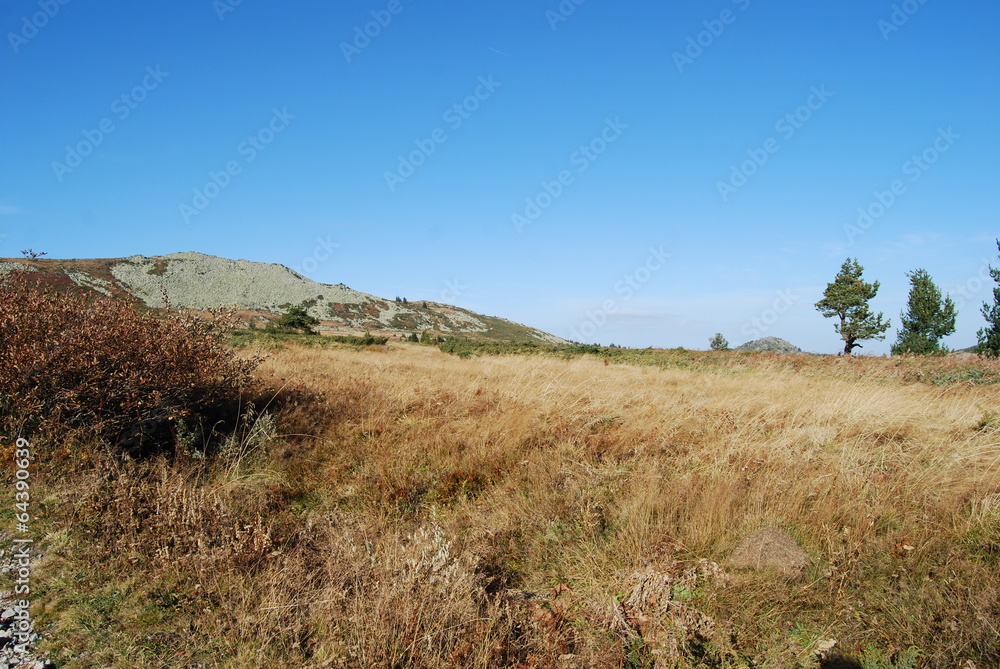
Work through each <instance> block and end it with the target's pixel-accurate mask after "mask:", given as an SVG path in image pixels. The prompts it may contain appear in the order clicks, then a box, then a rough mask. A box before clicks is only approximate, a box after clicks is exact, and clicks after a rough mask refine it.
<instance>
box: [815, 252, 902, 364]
mask: <svg viewBox="0 0 1000 669" xmlns="http://www.w3.org/2000/svg"><path fill="white" fill-rule="evenodd" d="M863 271H864V267H862V266H861V265H860V264H858V260H857V258H848V259H847V260H845V261H844V264H843V265H841V267H840V271H839V272H837V276H836V277H835V278H834V280H833V282H832V283H829V284H827V286H826V290H825V291H823V299H822V300H820V301H819V302H817V303H816V309H818V310H819V312H820V313H821V314H823V316H824V317H825V318H832V317H833V316H836V317H837V318H838V319H839V320H840V322H839V323H836V324H834V326H833V329H834V330H835V331H836V332H837V334H839V335H840V338H841V339H843V340H844V355H851V352H852V351H853V350H854V349H856V348H861V344H859V343H858V342H859V341H864V340H866V339H878V340H882V339H885V331H886V330H888V329H889V326H890V321H883V320H882V314H881V313H879V314H873V313H872V312H871V311H870V310H869V307H868V302H869V301H870V300H871V299H872V298H874V297H875V295H876V294H877V293H878V289H879V282H878V281H876V282H875V283H865V282H864V281H862V280H861V273H862V272H863Z"/></svg>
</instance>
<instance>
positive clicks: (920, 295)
mask: <svg viewBox="0 0 1000 669" xmlns="http://www.w3.org/2000/svg"><path fill="white" fill-rule="evenodd" d="M906 276H908V277H910V297H909V300H908V301H907V304H906V311H905V312H903V313H902V314H900V318H901V319H902V322H903V326H902V327H901V328H900V330H899V333H898V334H897V336H896V343H895V344H893V345H892V349H891V350H892V354H893V355H900V354H902V353H914V354H916V355H932V354H935V353H946V352H947V349H946V348H943V347H942V346H941V344H940V343H939V340H940V339H941V337H947V336H948V335H950V334H952V333H953V332H954V331H955V303H954V302H953V301H952V299H951V298H950V297H945V298H943V299H942V297H941V290H940V289H939V288H938V287H937V286H936V285H934V281H933V280H932V279H931V275H930V274H928V273H927V270H925V269H918V270H914V271H913V272H909V273H907V275H906Z"/></svg>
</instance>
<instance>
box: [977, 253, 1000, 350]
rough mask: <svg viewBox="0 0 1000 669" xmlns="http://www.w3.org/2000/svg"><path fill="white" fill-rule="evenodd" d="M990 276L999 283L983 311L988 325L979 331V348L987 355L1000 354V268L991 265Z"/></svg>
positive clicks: (984, 305)
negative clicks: (991, 302)
mask: <svg viewBox="0 0 1000 669" xmlns="http://www.w3.org/2000/svg"><path fill="white" fill-rule="evenodd" d="M997 250H998V251H1000V239H998V240H997ZM990 276H992V277H993V280H994V281H995V282H996V283H997V284H998V285H997V286H994V287H993V304H990V303H989V302H985V303H984V304H983V309H982V313H983V316H984V317H985V318H986V327H985V328H983V329H982V330H980V331H979V333H978V335H979V346H978V347H977V350H978V351H979V352H980V353H982V354H985V355H991V356H1000V269H998V268H996V267H993V266H992V265H991V266H990Z"/></svg>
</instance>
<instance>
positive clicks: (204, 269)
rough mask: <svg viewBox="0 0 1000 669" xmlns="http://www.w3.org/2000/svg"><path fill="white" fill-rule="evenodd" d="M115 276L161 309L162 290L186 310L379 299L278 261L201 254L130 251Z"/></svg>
mask: <svg viewBox="0 0 1000 669" xmlns="http://www.w3.org/2000/svg"><path fill="white" fill-rule="evenodd" d="M111 273H112V274H113V275H114V277H115V279H117V280H118V281H119V282H121V283H122V284H123V285H125V286H127V287H128V289H129V292H131V293H132V294H133V295H135V296H136V297H138V298H139V299H141V300H142V301H143V302H144V303H145V304H146V305H147V306H150V307H156V308H161V307H164V306H165V305H164V303H163V289H164V288H165V289H166V292H167V297H168V299H169V300H170V303H171V305H173V306H176V307H184V308H190V309H212V308H216V307H222V306H236V307H238V308H240V309H266V310H269V311H277V310H279V309H280V307H281V305H286V304H300V303H302V302H304V301H307V300H316V301H317V302H323V303H328V302H334V303H340V304H361V303H364V302H369V301H372V300H375V301H382V300H380V298H377V297H375V296H373V295H366V294H365V293H361V292H358V291H356V290H351V289H350V288H347V287H346V286H333V285H329V284H323V283H317V282H315V281H311V280H310V279H307V278H305V277H304V276H302V275H301V274H296V273H295V272H293V271H292V270H290V269H288V268H287V267H285V266H283V265H272V264H268V263H262V262H253V261H250V260H229V259H227V258H218V257H215V256H208V255H204V254H202V253H172V254H170V255H165V256H157V257H153V258H147V257H145V256H132V257H130V258H126V259H125V261H124V262H121V263H118V264H117V265H114V266H113V267H112V268H111Z"/></svg>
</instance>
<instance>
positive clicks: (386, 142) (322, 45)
mask: <svg viewBox="0 0 1000 669" xmlns="http://www.w3.org/2000/svg"><path fill="white" fill-rule="evenodd" d="M63 1H64V2H65V4H60V0H42V1H41V2H39V1H38V0H34V1H27V0H9V1H8V2H5V3H3V7H2V9H0V27H2V32H3V35H4V39H3V43H2V44H0V68H2V73H0V90H2V98H0V152H2V153H0V155H2V161H0V256H17V255H19V251H20V250H21V249H23V248H27V247H32V248H34V249H36V250H45V251H47V252H48V253H49V254H50V257H57V258H59V257H62V258H74V257H76V258H85V257H114V256H126V255H132V254H136V253H139V254H143V255H156V254H165V253H171V252H176V251H200V252H203V253H210V254H215V255H220V256H226V257H231V258H248V259H251V260H259V261H267V262H277V263H283V264H285V265H289V266H292V267H295V268H297V269H298V270H299V271H301V272H302V273H304V274H306V275H308V276H310V277H311V278H313V279H315V280H317V281H322V282H327V283H339V282H343V283H345V284H347V285H349V286H351V287H352V288H356V289H359V290H363V291H366V292H369V293H374V294H376V295H381V296H384V297H389V298H392V297H395V296H396V295H400V296H406V297H408V298H409V299H411V300H412V299H430V300H439V301H446V302H451V303H454V304H458V305H460V306H464V307H468V308H471V309H474V310H476V311H479V312H483V313H486V314H488V315H499V316H504V317H508V318H511V319H513V320H517V321H521V322H524V323H527V324H530V325H533V326H536V327H539V328H542V329H545V330H548V331H551V332H554V333H556V334H559V335H562V336H564V337H569V338H573V339H583V340H585V341H588V342H589V341H597V342H601V343H604V344H608V343H616V344H619V345H630V346H642V347H644V346H685V347H688V348H706V347H707V341H708V338H709V336H710V335H712V334H713V333H714V332H716V331H719V332H722V333H723V334H724V335H725V336H726V337H727V338H728V339H729V341H730V342H731V343H732V344H733V345H736V344H740V343H742V342H744V341H746V340H749V339H752V338H755V337H756V336H764V335H774V336H780V337H784V338H786V339H789V340H790V341H792V342H793V343H796V344H798V345H799V346H801V347H803V348H805V349H807V350H812V351H817V352H836V351H838V350H839V349H840V348H841V346H840V342H839V341H838V339H837V338H836V335H835V334H834V332H833V328H832V322H831V321H828V320H825V319H823V318H822V317H821V316H820V315H819V313H818V312H816V311H815V309H814V308H813V304H814V303H815V302H816V301H817V300H818V299H819V298H820V296H821V293H822V290H823V288H824V286H825V285H826V283H827V282H828V281H830V280H832V278H833V276H834V274H835V273H836V271H837V269H838V268H839V266H840V264H841V263H842V262H843V260H844V259H845V258H847V257H848V256H856V257H857V258H858V259H859V260H860V262H861V263H862V265H864V266H865V268H866V277H867V278H868V279H869V280H874V279H878V280H880V281H881V283H882V289H881V291H880V293H879V295H878V297H877V298H876V300H875V302H874V306H875V308H876V309H878V310H882V311H884V312H885V314H886V316H887V317H890V318H892V320H893V325H894V328H893V331H892V332H890V336H889V338H888V339H887V340H886V341H885V342H883V343H874V342H872V343H869V344H868V345H867V346H866V348H865V349H864V350H863V352H867V353H881V352H886V351H888V346H889V343H890V341H891V340H892V338H893V337H894V334H895V326H896V325H898V322H899V312H900V310H901V309H902V308H903V306H904V304H905V300H906V293H907V289H908V282H907V279H906V276H905V273H906V272H907V271H908V270H912V269H915V268H918V267H923V268H926V269H927V270H928V271H929V272H930V273H931V275H932V276H933V277H934V279H935V280H936V281H937V282H938V284H939V285H940V286H941V287H942V288H943V289H945V290H948V291H951V292H952V293H954V294H956V295H957V300H958V302H959V306H960V315H959V328H958V332H957V333H956V334H955V335H954V336H952V337H951V338H949V339H948V340H947V341H946V343H948V344H949V345H951V346H954V347H963V346H967V345H971V344H973V343H974V342H975V332H976V330H977V329H978V328H979V327H981V325H982V318H981V316H980V315H979V306H980V304H981V303H982V302H983V300H985V299H987V297H988V296H989V288H990V286H989V285H988V284H987V283H986V282H983V281H982V280H981V278H979V277H980V276H985V265H984V262H988V261H993V263H994V265H996V264H998V263H997V260H996V257H997V249H996V245H995V242H994V239H995V238H996V237H998V236H1000V221H998V216H997V213H998V204H1000V188H998V185H1000V163H998V161H997V155H998V149H1000V129H998V123H997V120H996V119H997V109H998V108H1000V46H998V42H997V40H996V37H995V28H996V26H997V25H1000V5H998V4H997V3H995V2H992V1H987V0H968V1H965V2H960V1H956V2H945V0H925V1H924V2H920V1H919V0H908V1H907V2H896V3H894V2H892V1H890V0H878V1H875V0H838V1H837V2H809V3H788V2H777V1H775V0H771V1H769V2H768V1H765V0H737V1H733V0H716V1H712V2H694V3H679V2H675V3H664V2H652V1H648V2H647V1H637V2H630V3H613V2H609V1H608V0H586V1H584V2H582V3H581V4H579V5H576V4H574V3H573V2H572V0H564V2H562V3H561V4H560V2H559V1H558V0H548V1H537V2H536V1H533V0H531V1H526V2H518V3H514V2H510V1H509V0H504V1H501V0H481V1H478V2H468V3H455V2H449V3H443V2H433V1H432V0H392V1H390V0H378V1H366V2H336V3H330V2H276V1H273V0H272V1H268V0H243V1H242V2H239V3H237V1H236V0H218V1H216V2H212V0H198V1H193V0H178V1H171V2H167V1H165V0H160V1H156V0H150V1H147V2H136V3H110V2H83V1H82V0H68V1H67V0H63ZM579 1H580V0H577V2H579ZM560 7H561V8H562V9H560ZM570 10H572V11H570ZM894 12H895V15H894ZM366 31H367V32H368V33H369V35H373V36H367V35H365V34H364V33H365V32H366ZM456 105H457V106H458V107H457V109H456ZM789 115H791V116H790V117H789ZM83 154H86V155H83ZM401 156H402V157H403V158H404V159H406V163H407V164H403V165H401V163H400V161H401V158H400V157H401ZM914 156H916V157H917V161H916V162H915V161H914V160H913V158H914ZM411 159H412V162H413V163H419V164H418V165H412V164H410V161H411ZM212 174H214V175H215V177H214V182H215V183H213V177H212V176H211V175H212ZM217 184H218V185H217ZM546 185H547V188H548V191H549V192H546ZM894 186H895V189H896V191H897V192H896V193H893V192H892V190H893V187H894ZM196 190H198V191H200V192H201V196H198V195H197V194H196V192H195V191H196ZM550 193H551V194H550ZM877 193H878V194H881V199H882V200H883V203H889V204H888V206H885V205H884V204H883V203H879V197H878V196H877ZM552 194H554V197H553V195H552ZM535 207H537V208H535ZM859 208H862V210H868V211H870V212H871V213H874V214H875V216H873V217H872V218H871V219H868V220H863V223H864V227H860V226H857V219H858V216H859V214H858V210H859ZM518 216H520V218H518ZM845 226H856V227H854V228H851V227H848V228H847V229H845ZM754 319H757V322H756V323H755V321H754ZM576 335H579V336H576Z"/></svg>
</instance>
